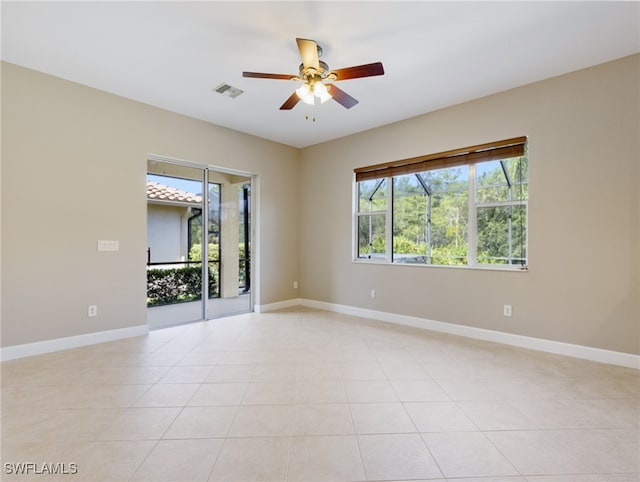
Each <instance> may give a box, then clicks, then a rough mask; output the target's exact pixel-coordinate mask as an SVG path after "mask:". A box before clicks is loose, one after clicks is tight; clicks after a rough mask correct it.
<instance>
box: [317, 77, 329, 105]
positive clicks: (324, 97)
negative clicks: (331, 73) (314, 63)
mask: <svg viewBox="0 0 640 482" xmlns="http://www.w3.org/2000/svg"><path fill="white" fill-rule="evenodd" d="M313 95H315V96H316V97H317V98H318V99H320V103H321V104H324V103H325V102H326V101H328V100H329V99H331V94H330V93H329V89H327V86H326V85H324V84H323V83H322V82H316V83H315V85H314V89H313Z"/></svg>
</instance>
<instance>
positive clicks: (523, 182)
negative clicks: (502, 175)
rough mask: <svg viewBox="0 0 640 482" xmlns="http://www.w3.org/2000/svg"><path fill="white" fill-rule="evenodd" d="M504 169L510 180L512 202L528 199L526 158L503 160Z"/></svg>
mask: <svg viewBox="0 0 640 482" xmlns="http://www.w3.org/2000/svg"><path fill="white" fill-rule="evenodd" d="M503 162H504V165H505V168H506V170H507V173H508V174H509V179H510V180H511V191H512V193H511V197H512V199H513V200H514V201H525V200H527V199H529V189H528V183H529V173H528V162H527V158H526V157H514V158H512V159H505V160H504V161H503Z"/></svg>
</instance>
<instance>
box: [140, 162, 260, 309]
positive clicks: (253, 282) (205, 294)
mask: <svg viewBox="0 0 640 482" xmlns="http://www.w3.org/2000/svg"><path fill="white" fill-rule="evenodd" d="M149 161H155V162H162V163H166V164H173V165H177V166H184V167H189V168H194V169H198V170H200V172H201V174H202V176H201V179H200V182H201V184H202V197H203V198H202V207H203V209H202V233H201V240H200V242H201V245H202V255H201V257H202V298H201V302H202V307H201V312H202V320H210V319H213V318H217V317H213V316H210V314H209V309H208V306H209V303H208V301H209V177H210V176H209V173H210V172H217V173H221V174H229V175H235V176H242V177H246V178H247V179H248V180H249V185H250V197H249V205H250V210H249V221H250V222H249V224H250V226H249V253H250V256H249V270H248V272H249V275H250V279H249V282H250V286H251V288H250V290H249V293H248V295H249V306H248V309H247V312H253V311H254V309H255V300H256V292H257V288H258V282H257V277H256V276H255V274H256V273H257V269H256V265H257V263H256V258H257V256H256V253H257V252H258V249H257V242H256V241H257V238H256V232H257V230H256V226H257V202H256V198H257V196H256V191H257V176H256V175H255V174H252V173H248V172H245V171H240V170H236V169H229V168H224V167H219V166H214V165H211V164H200V163H197V162H193V161H187V160H184V159H176V158H172V157H167V156H162V155H157V154H147V157H146V163H147V164H148V162H149ZM146 172H147V174H148V173H149V170H148V168H147V169H146ZM221 231H222V230H221ZM221 236H222V232H221ZM219 263H220V264H219V270H218V273H219V281H218V285H219V286H218V289H219V290H221V289H222V288H221V286H220V280H221V279H222V269H221V267H222V260H221V259H220V260H219ZM233 314H235V313H230V314H229V315H233ZM223 316H224V315H223ZM196 321H197V320H196Z"/></svg>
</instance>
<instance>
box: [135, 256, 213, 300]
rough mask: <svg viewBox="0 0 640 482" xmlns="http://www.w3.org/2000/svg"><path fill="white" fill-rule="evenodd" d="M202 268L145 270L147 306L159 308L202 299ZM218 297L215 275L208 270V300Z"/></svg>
mask: <svg viewBox="0 0 640 482" xmlns="http://www.w3.org/2000/svg"><path fill="white" fill-rule="evenodd" d="M201 284H202V268H201V267H200V266H188V267H184V268H167V269H164V268H154V269H148V270H147V306H161V305H169V304H174V303H184V302H187V301H196V300H200V299H202V293H201ZM216 296H218V282H217V273H216V271H215V270H212V269H210V270H209V298H214V297H216Z"/></svg>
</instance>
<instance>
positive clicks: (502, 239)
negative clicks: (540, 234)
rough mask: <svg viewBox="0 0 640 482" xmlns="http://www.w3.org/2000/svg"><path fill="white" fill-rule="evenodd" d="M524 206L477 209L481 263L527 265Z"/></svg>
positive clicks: (478, 260)
mask: <svg viewBox="0 0 640 482" xmlns="http://www.w3.org/2000/svg"><path fill="white" fill-rule="evenodd" d="M526 214H527V213H526V206H492V207H482V208H478V238H477V243H478V257H477V262H478V263H480V264H526V236H527V233H526Z"/></svg>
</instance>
